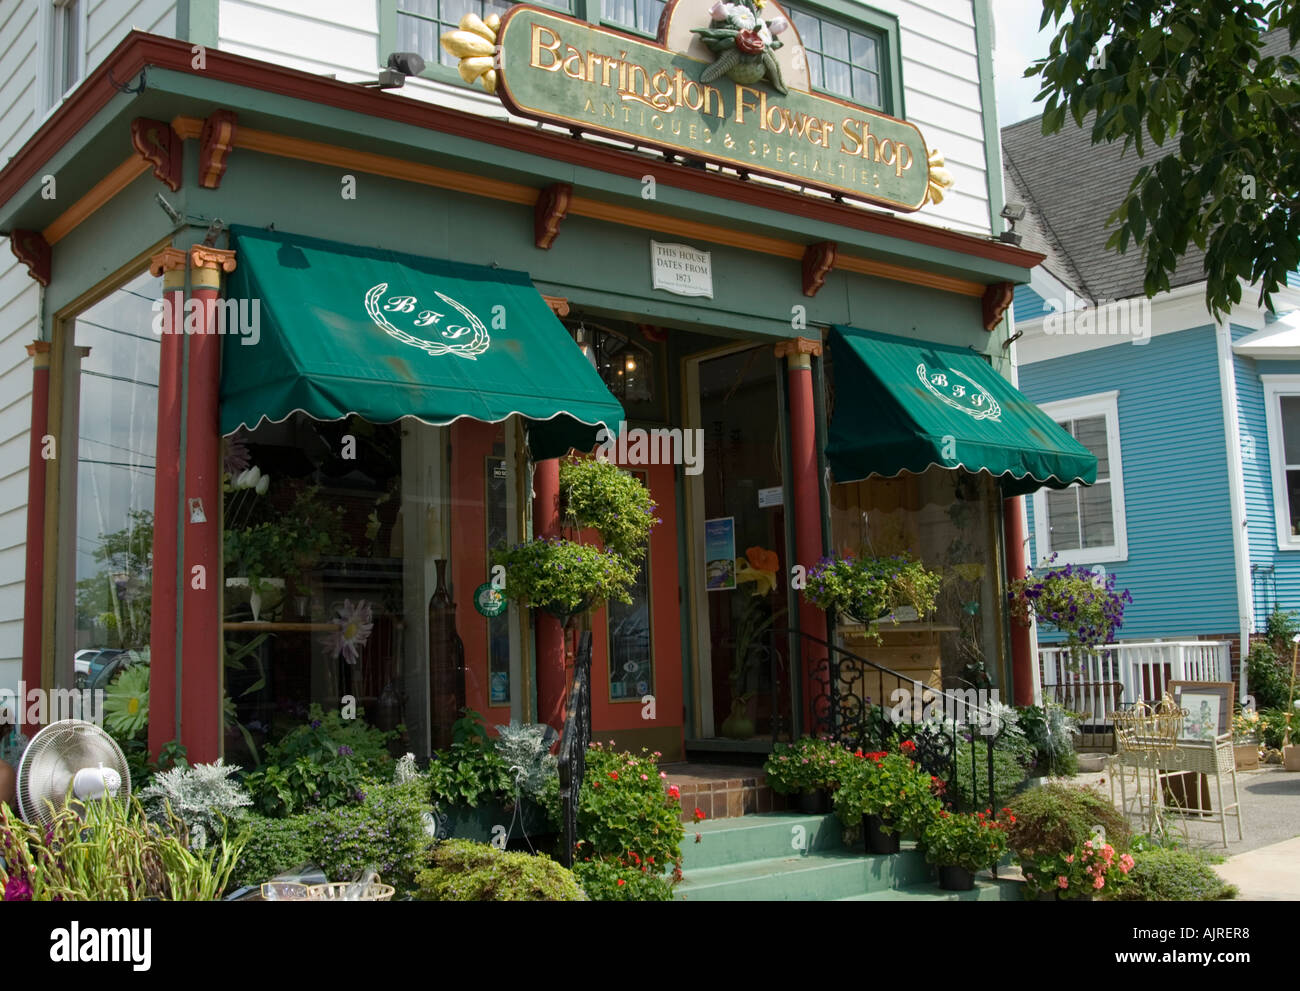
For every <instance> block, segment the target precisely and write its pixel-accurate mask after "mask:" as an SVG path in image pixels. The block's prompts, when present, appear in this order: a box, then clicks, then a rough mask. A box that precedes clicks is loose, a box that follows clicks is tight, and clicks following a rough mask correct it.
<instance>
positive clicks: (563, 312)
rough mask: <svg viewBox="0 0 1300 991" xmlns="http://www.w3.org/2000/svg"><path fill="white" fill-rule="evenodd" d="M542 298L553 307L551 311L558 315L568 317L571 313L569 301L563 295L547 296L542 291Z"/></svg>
mask: <svg viewBox="0 0 1300 991" xmlns="http://www.w3.org/2000/svg"><path fill="white" fill-rule="evenodd" d="M542 299H544V300H545V301H546V305H547V306H549V307H550V308H551V312H552V313H554V314H555V315H556V316H557V317H567V316H568V315H569V301H568V300H567V299H565V298H564V297H563V296H547V295H546V294H545V293H542Z"/></svg>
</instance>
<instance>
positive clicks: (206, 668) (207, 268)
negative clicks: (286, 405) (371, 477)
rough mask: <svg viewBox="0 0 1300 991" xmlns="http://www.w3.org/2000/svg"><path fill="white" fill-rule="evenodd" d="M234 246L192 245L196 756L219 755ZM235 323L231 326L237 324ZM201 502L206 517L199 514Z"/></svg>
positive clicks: (188, 636) (189, 541)
mask: <svg viewBox="0 0 1300 991" xmlns="http://www.w3.org/2000/svg"><path fill="white" fill-rule="evenodd" d="M234 268H235V253H234V252H233V251H223V250H220V249H217V248H209V247H206V246H204V245H201V244H196V245H194V246H193V247H191V248H190V284H191V298H192V299H195V300H198V301H199V303H201V304H202V310H201V313H202V316H201V318H200V319H201V321H202V324H203V332H202V333H196V334H187V335H186V341H187V343H188V345H189V355H188V359H187V361H186V375H187V388H188V393H187V396H186V411H185V489H184V492H185V495H184V501H183V502H182V503H181V505H180V512H181V518H182V520H183V524H184V533H185V537H184V540H185V545H184V553H183V555H182V560H183V568H182V571H181V581H182V585H181V589H182V603H183V606H182V608H183V611H184V629H183V631H182V637H181V651H182V661H181V678H182V691H181V742H182V743H183V744H184V745H185V749H186V752H187V756H188V757H189V760H190V762H191V763H203V762H209V761H214V760H216V759H217V758H218V757H220V756H221V737H222V730H221V709H222V701H223V691H224V688H223V679H222V670H221V588H220V584H219V583H220V580H221V428H220V423H219V410H220V403H219V401H218V388H219V385H220V381H221V341H222V338H221V337H220V336H219V335H218V334H217V330H218V327H217V318H216V307H215V306H214V305H213V304H214V303H215V302H216V300H217V298H218V296H220V290H221V273H222V272H231V271H233V270H234ZM232 329H233V328H232ZM200 510H201V512H202V519H199V518H198V515H197V514H198V513H199V511H200Z"/></svg>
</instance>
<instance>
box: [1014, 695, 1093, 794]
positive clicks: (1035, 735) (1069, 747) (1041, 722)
mask: <svg viewBox="0 0 1300 991" xmlns="http://www.w3.org/2000/svg"><path fill="white" fill-rule="evenodd" d="M1019 712H1020V727H1021V729H1022V730H1023V731H1024V734H1025V739H1026V740H1027V741H1028V742H1029V745H1030V746H1032V747H1033V748H1034V762H1035V764H1036V765H1037V766H1038V768H1040V769H1041V770H1042V771H1043V772H1044V773H1046V774H1049V775H1051V776H1053V777H1073V776H1074V775H1076V774H1078V773H1079V755H1078V754H1077V753H1075V750H1074V737H1075V736H1076V735H1077V734H1078V732H1079V721H1078V720H1077V719H1074V718H1073V717H1072V716H1070V715H1069V714H1068V713H1067V712H1066V711H1065V709H1064V708H1063V707H1062V706H1060V705H1057V704H1056V703H1055V702H1048V703H1046V704H1044V705H1042V706H1037V705H1029V706H1025V707H1024V708H1022V709H1020V710H1019Z"/></svg>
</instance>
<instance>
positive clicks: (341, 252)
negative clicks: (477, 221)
mask: <svg viewBox="0 0 1300 991" xmlns="http://www.w3.org/2000/svg"><path fill="white" fill-rule="evenodd" d="M231 246H232V247H233V248H234V249H235V253H236V254H235V257H236V261H237V266H236V268H235V271H234V272H233V273H232V274H231V276H230V280H229V285H228V289H227V294H226V296H227V300H228V301H229V302H228V305H229V306H230V307H231V308H232V311H233V304H234V303H236V302H237V303H238V304H239V305H240V306H241V307H246V308H247V309H246V311H245V313H246V315H247V316H251V315H252V314H254V313H256V314H257V315H258V316H259V317H260V320H259V324H260V326H258V328H257V332H256V333H253V332H250V330H249V325H250V323H251V321H245V320H241V325H240V326H241V328H242V329H241V333H240V334H238V335H236V334H234V333H227V336H226V337H225V338H224V341H223V345H222V368H221V431H222V433H230V432H232V431H234V430H235V429H237V428H238V427H239V426H241V425H244V426H247V427H249V428H252V427H255V426H256V425H257V424H258V423H259V422H261V421H262V420H269V421H271V422H273V423H274V422H279V421H281V420H283V419H285V418H286V417H288V416H290V415H291V414H292V413H294V412H295V411H299V410H301V411H302V412H303V413H306V414H307V415H308V416H311V417H315V418H316V419H320V420H337V419H341V418H343V417H346V416H348V415H350V414H357V415H359V416H361V417H364V418H365V419H367V420H370V421H372V422H375V423H391V422H392V421H394V420H398V419H400V418H402V417H404V416H411V417H415V418H416V419H419V420H423V421H424V422H426V423H434V424H444V423H450V422H452V421H453V420H456V419H459V418H460V417H470V418H471V419H475V420H482V421H485V422H487V423H496V422H499V421H501V420H504V419H506V418H507V417H509V416H511V415H512V414H516V413H518V414H520V415H522V416H523V417H525V418H526V419H527V420H528V421H529V431H528V436H529V446H530V448H531V450H532V454H533V457H534V458H535V459H537V460H542V459H545V458H551V457H557V456H559V455H561V454H563V453H565V452H566V451H567V450H568V449H569V447H570V446H574V447H577V448H579V449H581V450H590V449H591V448H592V447H594V446H595V443H596V432H597V431H598V430H599V428H600V426H601V425H602V424H603V425H607V426H608V427H609V429H610V430H611V431H615V432H617V430H618V423H619V421H621V420H622V419H623V408H622V407H621V406H620V405H619V403H618V401H617V400H616V399H615V398H614V397H613V396H612V395H610V393H609V390H608V389H606V388H605V384H604V383H603V382H602V381H601V379H600V376H599V375H598V374H597V373H596V370H595V369H594V368H593V367H592V366H591V364H590V363H589V362H588V361H587V360H586V359H585V358H584V357H583V355H582V352H581V351H580V350H579V349H578V347H577V345H576V344H574V343H573V340H572V338H570V337H569V334H568V332H567V331H566V330H565V329H564V327H563V325H562V324H561V323H560V321H559V320H558V319H556V317H555V314H554V313H553V312H552V311H551V308H550V307H549V306H547V305H546V301H545V300H543V299H542V297H541V295H540V294H539V293H538V292H537V290H536V289H535V288H534V287H533V284H532V282H531V280H530V279H529V277H528V275H527V274H525V273H523V272H510V271H504V270H501V269H492V268H483V267H480V266H477V265H463V264H460V263H457V262H449V261H436V260H434V259H431V258H421V257H418V256H415V255H406V254H398V253H397V252H394V251H386V250H383V249H378V248H362V247H356V246H353V245H347V244H339V243H337V242H333V241H321V240H317V239H315V238H308V237H299V236H296V235H291V234H281V233H278V232H275V231H265V230H256V229H252V228H247V227H232V228H231ZM254 302H256V304H257V309H256V310H253V308H252V307H253V303H254ZM255 339H256V343H252V342H253V341H254V340H255Z"/></svg>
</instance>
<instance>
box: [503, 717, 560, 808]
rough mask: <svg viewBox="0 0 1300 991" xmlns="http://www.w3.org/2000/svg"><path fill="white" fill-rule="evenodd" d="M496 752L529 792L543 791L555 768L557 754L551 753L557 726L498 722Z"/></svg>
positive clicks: (533, 794) (524, 789)
mask: <svg viewBox="0 0 1300 991" xmlns="http://www.w3.org/2000/svg"><path fill="white" fill-rule="evenodd" d="M495 742H496V748H497V753H498V754H500V755H501V757H502V759H503V760H504V761H505V762H506V764H507V765H508V766H509V767H510V773H511V776H512V777H514V779H515V781H516V782H517V783H518V784H519V787H520V788H521V789H522V790H523V792H524V793H525V794H527V795H531V796H534V797H535V796H537V795H539V794H541V791H542V789H543V787H545V785H546V779H547V778H548V777H550V776H551V775H553V774H555V773H557V772H556V758H555V757H554V756H553V755H552V754H551V744H552V743H554V742H555V730H554V729H552V728H551V727H550V726H547V725H546V724H544V723H518V722H515V721H514V720H511V721H510V725H508V726H502V725H498V726H497V738H496V741H495Z"/></svg>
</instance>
